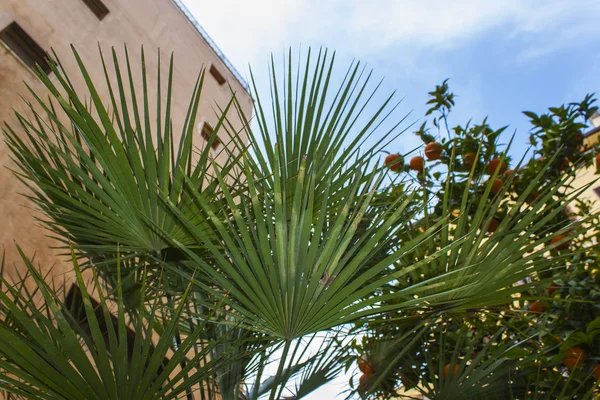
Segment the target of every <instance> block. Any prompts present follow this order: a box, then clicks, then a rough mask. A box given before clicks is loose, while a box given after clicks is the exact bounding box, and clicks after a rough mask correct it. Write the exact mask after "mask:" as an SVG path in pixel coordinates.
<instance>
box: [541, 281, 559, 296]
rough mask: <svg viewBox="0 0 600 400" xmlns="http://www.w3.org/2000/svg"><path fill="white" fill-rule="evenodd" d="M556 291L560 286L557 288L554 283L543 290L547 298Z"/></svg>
mask: <svg viewBox="0 0 600 400" xmlns="http://www.w3.org/2000/svg"><path fill="white" fill-rule="evenodd" d="M558 289H560V286H558V285H557V284H556V282H552V284H551V285H550V286H548V287H547V288H546V289H544V290H545V291H546V292H548V295H549V296H552V295H553V294H554V292H556V291H557V290H558Z"/></svg>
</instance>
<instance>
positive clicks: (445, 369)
mask: <svg viewBox="0 0 600 400" xmlns="http://www.w3.org/2000/svg"><path fill="white" fill-rule="evenodd" d="M449 373H450V364H446V366H445V367H444V378H447V377H448V374H449ZM457 373H458V365H454V368H453V372H452V376H454V375H456V374H457Z"/></svg>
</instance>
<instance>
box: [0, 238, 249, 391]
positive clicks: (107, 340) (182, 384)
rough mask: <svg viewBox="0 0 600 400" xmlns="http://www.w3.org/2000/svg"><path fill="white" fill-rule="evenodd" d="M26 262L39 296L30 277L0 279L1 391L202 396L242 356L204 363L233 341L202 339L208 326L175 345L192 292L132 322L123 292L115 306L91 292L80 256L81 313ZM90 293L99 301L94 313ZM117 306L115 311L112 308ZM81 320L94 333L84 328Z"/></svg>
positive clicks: (158, 302)
mask: <svg viewBox="0 0 600 400" xmlns="http://www.w3.org/2000/svg"><path fill="white" fill-rule="evenodd" d="M19 251H20V249H19ZM21 254H22V253H21ZM22 256H23V262H24V263H25V264H26V266H27V269H28V272H29V277H30V278H31V279H32V280H33V281H34V282H35V284H36V285H37V290H36V291H35V292H28V291H26V290H23V282H24V281H25V280H26V278H27V277H23V279H22V280H21V281H19V282H17V284H16V285H12V284H11V283H10V282H8V281H7V280H6V278H4V277H2V278H0V279H1V283H2V287H3V289H4V291H3V292H2V293H1V294H0V311H1V315H0V331H1V332H0V336H1V337H2V340H0V374H1V376H2V378H1V379H0V387H1V388H2V389H3V390H5V391H8V392H10V393H12V394H14V395H17V396H19V397H21V398H28V399H81V400H84V399H86V400H90V399H98V400H100V399H106V400H108V399H111V400H117V399H128V400H130V399H176V398H180V397H181V396H182V395H184V394H185V393H186V392H190V391H192V390H197V391H198V390H199V391H204V390H205V388H206V387H208V386H209V383H210V380H211V379H212V376H213V374H214V372H215V371H216V370H218V369H219V368H224V367H225V365H227V364H228V363H231V362H232V361H235V359H236V358H237V357H239V354H237V353H232V352H229V353H225V352H222V353H221V354H220V356H219V357H212V358H211V359H210V360H209V361H207V360H206V356H207V355H209V354H210V353H211V351H212V349H213V348H214V347H215V346H217V345H219V344H220V343H221V342H223V341H227V340H229V339H228V338H227V337H226V336H223V337H222V338H221V339H219V340H215V341H213V342H207V341H204V340H202V332H203V330H204V329H205V327H206V324H207V323H208V322H204V323H202V324H199V325H198V326H197V327H196V328H195V329H194V330H193V331H192V332H190V333H189V334H188V335H187V336H186V337H185V338H184V340H183V341H182V342H180V343H179V345H177V346H176V345H175V343H176V340H175V338H176V335H177V334H178V331H177V327H178V325H179V324H180V322H181V320H182V318H184V311H185V308H186V304H187V303H188V302H189V297H188V294H189V288H188V290H187V291H186V292H184V293H183V295H182V296H181V297H180V298H178V299H177V304H174V306H172V307H171V306H169V305H168V303H164V302H163V301H161V300H160V299H155V300H153V301H151V302H150V303H149V304H146V303H145V302H144V301H143V302H142V304H140V307H141V308H142V309H141V310H139V315H145V316H146V317H145V318H139V319H137V321H129V316H126V313H125V310H124V307H123V301H122V300H123V299H122V290H121V287H120V286H118V287H117V288H118V295H117V296H116V297H115V298H114V299H109V298H106V297H105V292H104V291H103V290H102V288H101V286H100V284H99V282H98V280H97V279H96V280H95V283H94V284H93V285H92V287H90V288H86V285H85V282H84V280H83V277H82V274H81V270H80V268H79V265H78V263H77V259H76V257H75V254H74V253H72V259H73V268H74V271H75V272H76V275H77V283H78V286H79V288H80V289H81V301H82V302H83V308H84V309H83V310H81V309H79V308H77V307H75V306H74V305H73V304H69V302H65V301H64V300H63V298H62V296H61V293H62V292H64V291H63V290H61V289H59V288H56V287H53V286H51V285H50V284H48V283H47V282H46V281H45V280H44V279H43V277H42V276H41V275H40V274H39V272H38V271H37V270H36V269H35V268H34V266H33V265H32V264H31V262H30V261H29V260H28V259H26V258H25V256H24V255H23V254H22ZM118 265H119V264H118ZM119 271H120V268H119ZM119 276H120V275H119ZM119 283H120V279H119ZM89 290H94V291H95V292H96V294H97V295H98V296H99V303H97V306H96V308H94V307H93V306H92V304H93V300H92V299H91V297H90V294H89ZM113 300H114V302H115V303H116V310H112V309H111V308H114V307H111V306H110V303H111V302H112V301H113ZM146 310H148V312H146ZM113 312H114V313H116V317H113V315H112V314H111V313H113ZM82 318H83V320H85V321H86V322H87V325H88V327H89V328H88V329H83V328H81V325H80V324H79V322H78V321H81V320H82ZM209 319H210V316H206V318H204V320H205V321H208V320H209ZM130 328H132V329H133V333H132V334H131V333H129V334H128V330H129V329H130ZM158 334H159V335H158ZM231 348H232V347H231V346H230V349H231ZM190 354H191V355H190ZM201 361H202V363H201Z"/></svg>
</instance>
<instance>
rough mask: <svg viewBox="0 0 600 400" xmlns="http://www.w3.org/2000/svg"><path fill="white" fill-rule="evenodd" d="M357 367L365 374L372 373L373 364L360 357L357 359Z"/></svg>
mask: <svg viewBox="0 0 600 400" xmlns="http://www.w3.org/2000/svg"><path fill="white" fill-rule="evenodd" d="M358 369H359V370H360V372H362V373H363V374H365V375H368V376H370V375H373V365H371V363H370V362H367V361H366V360H365V359H364V358H362V357H361V358H359V359H358Z"/></svg>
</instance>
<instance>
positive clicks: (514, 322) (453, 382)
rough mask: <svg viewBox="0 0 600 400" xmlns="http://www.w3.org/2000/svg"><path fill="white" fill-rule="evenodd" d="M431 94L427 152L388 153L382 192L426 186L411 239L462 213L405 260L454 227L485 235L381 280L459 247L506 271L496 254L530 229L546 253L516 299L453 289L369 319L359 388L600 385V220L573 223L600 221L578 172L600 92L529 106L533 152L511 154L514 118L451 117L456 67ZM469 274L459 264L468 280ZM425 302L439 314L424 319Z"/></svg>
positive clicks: (591, 150)
mask: <svg viewBox="0 0 600 400" xmlns="http://www.w3.org/2000/svg"><path fill="white" fill-rule="evenodd" d="M429 94H430V100H429V102H428V103H427V104H428V105H429V106H430V108H429V110H428V111H427V113H426V116H432V119H431V121H430V122H429V121H426V122H424V123H423V124H422V125H421V126H420V128H419V129H418V130H417V131H416V132H415V133H416V134H417V135H418V136H419V137H420V138H421V139H422V141H423V143H424V144H425V147H424V148H423V150H422V152H420V153H419V154H417V155H414V154H413V155H411V156H401V155H400V154H394V153H391V154H389V155H388V156H387V157H386V159H385V164H386V166H387V167H388V168H389V169H390V176H391V178H392V183H391V185H390V188H389V190H388V191H386V192H385V193H383V194H382V195H381V203H382V204H389V203H390V201H389V200H390V199H393V198H395V197H397V196H399V195H400V194H401V193H405V192H411V191H414V192H417V193H418V198H416V199H415V200H414V201H415V207H416V208H419V209H421V210H422V211H423V212H422V213H421V214H420V216H419V218H418V219H416V220H415V221H413V223H412V224H410V227H411V228H412V229H409V230H406V231H405V232H403V234H402V235H400V236H399V237H396V238H394V240H396V241H398V242H399V243H402V241H404V240H409V239H410V238H411V237H413V236H414V235H415V234H416V232H419V231H423V230H425V229H428V228H430V227H432V226H434V225H435V224H436V223H438V222H439V221H441V220H444V219H449V220H451V222H450V224H449V226H450V228H449V229H447V230H446V229H441V230H439V231H438V234H437V235H434V236H433V237H432V239H431V240H430V247H429V249H419V250H417V251H415V252H414V253H413V254H411V256H412V259H411V260H410V261H405V262H402V261H401V262H399V263H396V264H395V265H394V268H396V269H402V268H406V267H407V266H408V265H410V264H411V263H412V262H414V261H416V260H423V259H425V258H426V257H427V256H428V255H429V254H430V252H432V251H435V250H438V249H440V248H443V247H444V246H447V245H448V244H450V243H452V242H455V241H460V240H465V239H466V240H467V241H474V243H475V244H474V245H472V246H471V247H469V246H466V245H463V246H462V248H461V251H460V252H461V253H462V254H454V253H453V251H452V250H449V254H448V259H447V260H445V259H444V257H441V260H439V261H435V260H434V261H430V262H429V265H430V268H427V269H425V273H424V271H423V270H420V271H419V273H418V274H408V276H407V277H406V278H405V279H404V280H402V279H399V280H398V281H396V282H393V283H391V284H389V285H388V286H387V287H386V288H384V289H382V293H395V292H398V291H402V290H403V288H404V287H406V286H407V285H409V284H415V283H416V284H425V285H426V284H429V283H431V282H432V280H433V281H434V280H435V277H436V276H438V275H439V274H440V272H448V271H450V270H451V269H452V267H453V263H452V262H450V260H456V259H458V258H460V257H464V256H466V257H469V258H470V259H471V260H476V259H477V256H478V254H477V252H478V251H479V250H481V251H488V252H489V253H492V254H493V255H494V256H495V258H494V257H487V258H486V257H481V256H480V257H479V258H480V261H481V262H482V263H487V264H488V265H483V267H484V269H483V273H482V271H478V272H477V274H478V275H480V276H481V279H502V277H503V276H502V275H503V271H502V269H503V265H502V263H501V262H500V263H498V262H494V261H493V260H494V259H496V260H500V259H503V258H502V257H503V253H506V252H510V251H514V250H511V249H517V248H518V249H523V247H527V246H529V245H530V244H531V243H536V246H539V243H540V242H541V243H543V246H545V247H546V251H547V257H546V259H547V265H546V267H545V268H543V269H541V270H538V271H536V272H534V273H532V274H531V275H530V276H529V277H528V278H527V279H525V280H524V281H522V282H520V283H521V284H517V285H513V288H512V296H513V298H514V301H513V302H512V303H505V304H496V305H493V304H490V303H489V302H488V303H487V304H486V303H485V301H483V302H482V304H485V306H482V307H475V308H463V307H461V305H460V303H461V298H460V296H457V297H453V296H451V295H449V296H448V302H447V303H446V304H445V305H443V306H441V307H440V306H439V305H437V306H434V307H430V308H427V307H424V308H423V309H422V310H421V311H413V312H410V313H390V314H389V315H387V320H386V321H385V322H383V323H382V322H381V321H378V322H377V323H368V324H365V325H357V330H360V331H363V333H364V336H363V338H362V340H360V341H358V342H357V343H356V344H355V349H356V351H357V354H358V357H359V358H358V365H359V369H360V371H361V373H362V375H361V377H360V380H359V382H358V385H357V390H358V392H359V393H361V394H362V395H363V396H367V397H368V396H370V395H375V394H376V395H379V396H384V397H386V398H395V397H402V396H403V395H402V390H405V389H411V388H414V389H416V390H418V391H420V392H422V393H423V394H425V395H427V396H429V397H434V398H436V399H437V398H458V397H460V398H479V397H478V396H481V395H482V393H483V392H485V393H486V395H487V396H491V397H492V398H573V396H574V397H578V396H581V398H584V396H592V392H593V390H594V386H595V385H596V381H597V380H599V379H600V302H599V300H600V273H598V266H599V264H598V251H599V249H600V247H598V243H599V240H598V232H597V231H596V230H590V231H585V233H576V232H575V231H574V230H573V228H574V226H575V225H574V224H575V223H577V222H578V221H582V220H585V225H586V226H595V225H597V224H598V222H599V217H598V214H597V213H596V212H595V210H594V206H593V204H592V202H590V201H588V200H584V199H582V198H580V197H579V196H578V194H579V193H580V192H581V191H582V188H579V187H577V186H576V185H574V184H573V178H574V176H575V173H576V171H578V170H581V169H584V168H589V167H592V165H593V163H594V160H596V158H597V157H596V153H597V146H586V145H584V143H583V142H584V135H583V131H584V130H585V129H586V128H587V124H586V122H587V120H588V119H589V118H590V117H591V116H592V115H593V114H594V113H595V112H596V111H597V110H598V107H595V106H594V105H593V103H594V102H595V99H594V97H593V96H592V95H588V96H586V97H585V98H584V100H583V101H582V102H580V103H570V104H568V105H563V106H561V107H551V108H549V110H548V112H547V113H545V114H541V115H538V114H535V113H533V112H531V111H526V112H524V114H525V115H527V116H528V117H529V119H530V121H531V125H532V129H531V131H530V137H529V141H530V145H531V149H532V150H533V157H529V159H528V160H525V158H523V159H522V160H520V161H513V160H512V159H511V157H510V156H509V155H508V149H509V148H510V143H509V144H508V146H505V147H502V146H501V145H500V144H499V143H498V141H499V139H500V138H501V137H504V136H501V134H502V133H503V132H504V131H505V130H506V127H502V128H500V129H493V128H491V127H490V126H489V124H488V123H487V120H484V121H483V122H482V123H481V124H471V123H470V122H469V123H468V124H467V125H465V126H461V125H458V126H456V127H454V128H450V127H449V114H450V112H451V110H452V108H453V107H454V94H453V93H451V92H450V91H449V87H448V83H447V81H444V82H443V83H442V84H441V85H439V86H437V87H436V89H435V90H434V91H432V92H430V93H429ZM429 123H431V125H433V126H430V125H429ZM511 141H512V140H511ZM409 157H412V158H409ZM405 159H406V160H407V161H408V162H406V164H405V165H403V161H404V160H405ZM596 163H598V160H596ZM597 167H598V166H597ZM550 199H553V200H554V201H555V202H556V203H555V204H554V206H553V207H549V206H548V202H549V201H550ZM488 210H489V211H488ZM526 210H528V211H534V212H536V213H541V214H544V219H543V223H542V224H537V225H536V226H532V224H531V223H529V222H528V221H527V217H528V216H527V215H526V214H525V211H526ZM525 232H526V233H525ZM507 238H511V240H512V241H510V240H509V241H507V240H506V239H507ZM545 238H547V240H545ZM481 243H487V244H488V245H487V246H485V245H479V244H481ZM469 251H470V254H468V255H465V254H464V253H466V252H469ZM529 251H532V250H529ZM488 255H489V254H488ZM523 259H527V253H525V256H523ZM490 261H491V262H490ZM486 266H487V267H488V270H487V271H486V269H485V267H486ZM428 272H429V273H428ZM469 274H470V272H469V271H457V272H456V273H455V275H456V276H458V278H457V281H458V282H462V283H464V281H463V280H461V278H464V276H469ZM449 279H452V277H449ZM475 280H476V278H474V281H475ZM481 295H482V297H485V296H486V294H485V293H482V294H481ZM425 314H428V315H430V318H429V320H425V321H426V322H424V320H423V318H422V316H423V315H425ZM417 322H418V323H417ZM399 386H402V387H401V389H400V390H398V389H397V388H398V387H399ZM457 396H458V397H457Z"/></svg>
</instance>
